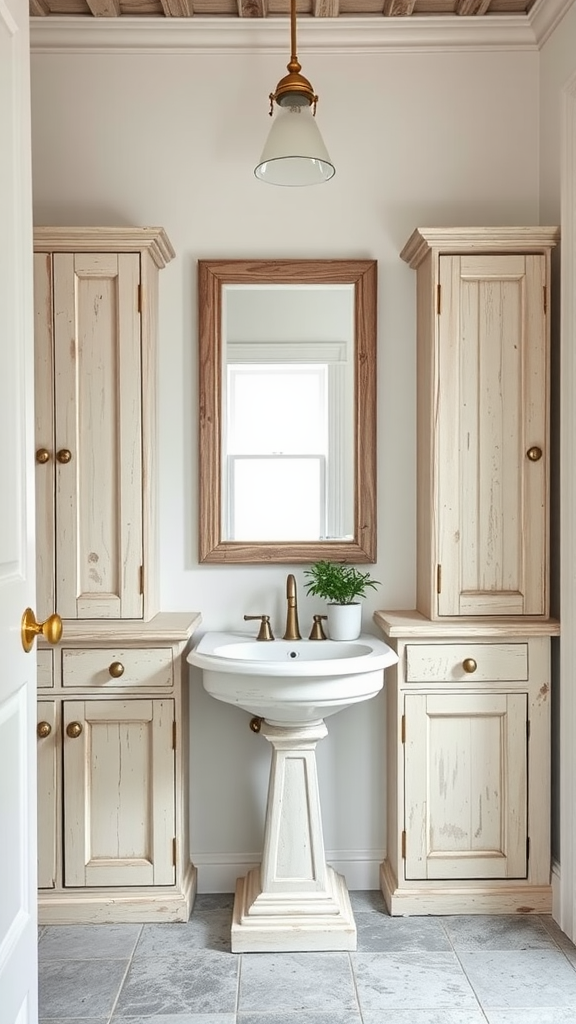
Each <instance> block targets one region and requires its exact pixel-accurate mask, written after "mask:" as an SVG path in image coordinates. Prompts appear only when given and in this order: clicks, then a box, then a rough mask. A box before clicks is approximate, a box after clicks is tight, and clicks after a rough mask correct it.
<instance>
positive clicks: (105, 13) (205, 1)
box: [29, 0, 537, 21]
mask: <svg viewBox="0 0 576 1024" xmlns="http://www.w3.org/2000/svg"><path fill="white" fill-rule="evenodd" d="M29 2H30V15H31V17H33V18H46V17H50V18H57V17H62V16H64V17H79V16H83V17H86V18H88V19H89V18H123V17H130V18H135V17H138V18H142V19H145V18H148V19H150V18H190V17H192V16H193V15H195V16H204V17H209V18H218V17H226V18H231V17H232V18H234V17H237V18H266V17H268V16H271V17H274V16H277V15H287V14H288V13H289V6H290V0H29ZM536 2H537V0H297V8H296V9H297V13H298V17H299V18H300V17H303V18H305V17H309V18H327V19H333V18H338V17H342V18H345V17H354V18H361V17H363V16H367V15H368V16H370V17H371V18H374V17H375V16H378V15H382V17H383V18H403V19H408V18H410V17H414V18H417V19H418V20H419V21H420V19H421V18H422V17H427V16H438V17H442V18H446V19H451V20H453V19H457V18H461V17H476V18H478V19H482V18H485V17H486V16H488V15H493V16H496V17H497V16H502V15H505V16H508V17H514V18H516V17H517V18H518V19H519V21H523V20H525V19H526V16H527V15H528V14H529V13H530V11H531V9H532V8H533V7H534V5H535V4H536Z"/></svg>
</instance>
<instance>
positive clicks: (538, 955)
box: [458, 949, 576, 1010]
mask: <svg viewBox="0 0 576 1024" xmlns="http://www.w3.org/2000/svg"><path fill="white" fill-rule="evenodd" d="M458 956H459V959H460V962H461V964H462V966H463V967H464V970H465V971H466V974H467V976H468V978H469V980H470V983H471V985H472V986H473V988H474V991H475V992H476V994H477V996H478V999H479V1000H480V1003H481V1004H482V1006H483V1008H484V1009H485V1010H486V1009H496V1008H499V1009H520V1008H524V1007H525V1008H532V1009H535V1008H537V1007H540V1006H541V1007H550V1008H551V1007H569V1006H570V1007H573V1006H576V971H575V970H574V969H573V967H571V965H570V964H569V963H568V961H567V959H566V957H565V956H564V954H563V953H562V952H560V950H558V949H525V950H511V951H510V952H479V951H478V952H463V953H459V954H458Z"/></svg>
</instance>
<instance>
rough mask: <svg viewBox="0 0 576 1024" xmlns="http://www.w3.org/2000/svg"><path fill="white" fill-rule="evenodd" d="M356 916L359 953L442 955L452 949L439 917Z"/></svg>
mask: <svg viewBox="0 0 576 1024" xmlns="http://www.w3.org/2000/svg"><path fill="white" fill-rule="evenodd" d="M354 916H355V919H356V929H357V931H358V952H359V953H401V952H404V951H407V950H418V949H422V950H427V951H428V952H429V953H440V952H444V951H448V952H449V951H451V949H452V947H451V945H450V942H449V941H448V938H447V936H446V932H445V931H444V928H443V925H442V922H441V920H440V918H438V917H413V918H408V917H388V916H387V915H386V916H385V915H380V914H355V915H354Z"/></svg>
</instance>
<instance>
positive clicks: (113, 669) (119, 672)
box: [108, 661, 124, 679]
mask: <svg viewBox="0 0 576 1024" xmlns="http://www.w3.org/2000/svg"><path fill="white" fill-rule="evenodd" d="M108 671H109V673H110V675H111V676H112V679H120V676H123V675H124V665H123V664H122V662H121V661H113V662H112V664H111V665H110V667H109V668H108Z"/></svg>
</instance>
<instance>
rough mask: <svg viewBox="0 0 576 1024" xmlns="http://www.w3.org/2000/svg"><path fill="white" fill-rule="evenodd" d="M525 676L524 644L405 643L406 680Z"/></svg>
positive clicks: (491, 679)
mask: <svg viewBox="0 0 576 1024" xmlns="http://www.w3.org/2000/svg"><path fill="white" fill-rule="evenodd" d="M527 679H528V644H518V643H516V644H474V643H471V644H407V646H406V680H407V682H409V683H428V682H437V683H442V682H452V681H453V680H458V681H467V682H476V681H479V682H483V681H486V682H495V683H498V682H507V681H510V682H512V681H515V680H516V681H518V680H520V681H524V680H527Z"/></svg>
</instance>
